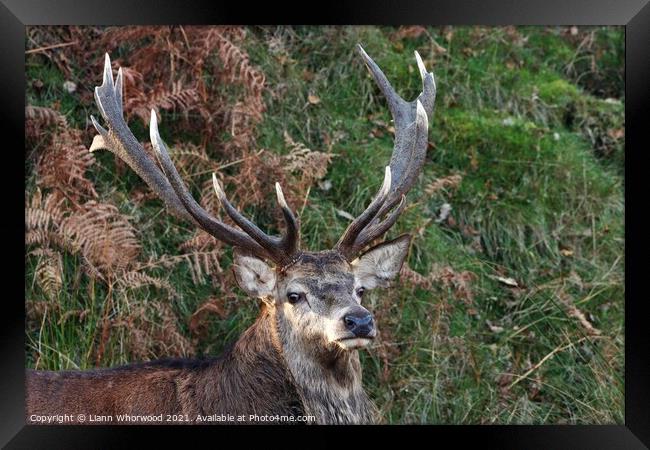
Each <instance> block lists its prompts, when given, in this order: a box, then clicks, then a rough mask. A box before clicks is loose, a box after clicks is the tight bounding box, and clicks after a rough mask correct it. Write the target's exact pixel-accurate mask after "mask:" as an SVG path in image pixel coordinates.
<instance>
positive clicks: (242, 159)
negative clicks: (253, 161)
mask: <svg viewBox="0 0 650 450" xmlns="http://www.w3.org/2000/svg"><path fill="white" fill-rule="evenodd" d="M263 152H264V149H262V150H260V151H259V152H257V153H255V154H254V155H251V156H246V157H244V158H240V159H236V160H234V161H230V162H229V163H226V164H224V165H222V166H218V167H216V168H214V169H210V170H204V171H201V172H195V173H193V174H191V175H190V177H195V176H197V175H205V174H206V173H212V172H218V171H220V170H222V169H225V168H226V167H231V166H234V165H237V164H241V163H243V162H244V161H246V160H247V159H250V158H253V157H255V156H259V155H261V154H262V153H263Z"/></svg>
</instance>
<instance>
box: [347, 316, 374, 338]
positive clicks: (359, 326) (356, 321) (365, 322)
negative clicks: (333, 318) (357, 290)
mask: <svg viewBox="0 0 650 450" xmlns="http://www.w3.org/2000/svg"><path fill="white" fill-rule="evenodd" d="M343 323H344V324H345V328H346V329H347V330H348V331H350V332H351V333H352V334H354V336H355V337H359V338H373V337H375V322H374V320H373V318H372V314H370V313H369V312H368V311H365V310H358V311H354V312H351V313H349V314H346V315H345V317H343Z"/></svg>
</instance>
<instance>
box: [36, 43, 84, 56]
mask: <svg viewBox="0 0 650 450" xmlns="http://www.w3.org/2000/svg"><path fill="white" fill-rule="evenodd" d="M78 42H79V41H72V42H63V43H61V44H53V45H47V46H45V47H39V48H33V49H31V50H26V51H25V54H26V55H29V54H32V53H39V52H44V51H45V50H52V49H54V48H61V47H68V46H70V45H75V44H77V43H78Z"/></svg>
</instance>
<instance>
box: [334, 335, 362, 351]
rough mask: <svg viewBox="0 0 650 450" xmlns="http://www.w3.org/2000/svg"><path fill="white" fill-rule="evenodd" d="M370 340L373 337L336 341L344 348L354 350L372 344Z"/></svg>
mask: <svg viewBox="0 0 650 450" xmlns="http://www.w3.org/2000/svg"><path fill="white" fill-rule="evenodd" d="M370 341H371V339H364V338H355V339H344V340H340V341H336V343H337V345H338V346H339V347H341V348H342V349H343V350H354V349H355V348H362V347H365V346H367V345H368V344H370Z"/></svg>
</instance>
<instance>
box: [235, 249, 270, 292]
mask: <svg viewBox="0 0 650 450" xmlns="http://www.w3.org/2000/svg"><path fill="white" fill-rule="evenodd" d="M233 256H234V258H233V259H234V262H233V272H234V273H235V279H236V280H237V284H238V285H239V287H240V288H242V289H243V290H244V291H246V293H247V294H248V295H250V296H252V297H260V298H264V297H269V296H272V295H273V293H274V289H275V270H274V269H273V268H272V267H270V266H269V265H268V264H266V263H265V262H264V261H263V260H261V259H260V258H258V257H257V256H254V255H252V254H251V253H248V252H246V251H245V250H242V249H240V248H237V247H236V248H235V249H234V251H233Z"/></svg>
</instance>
